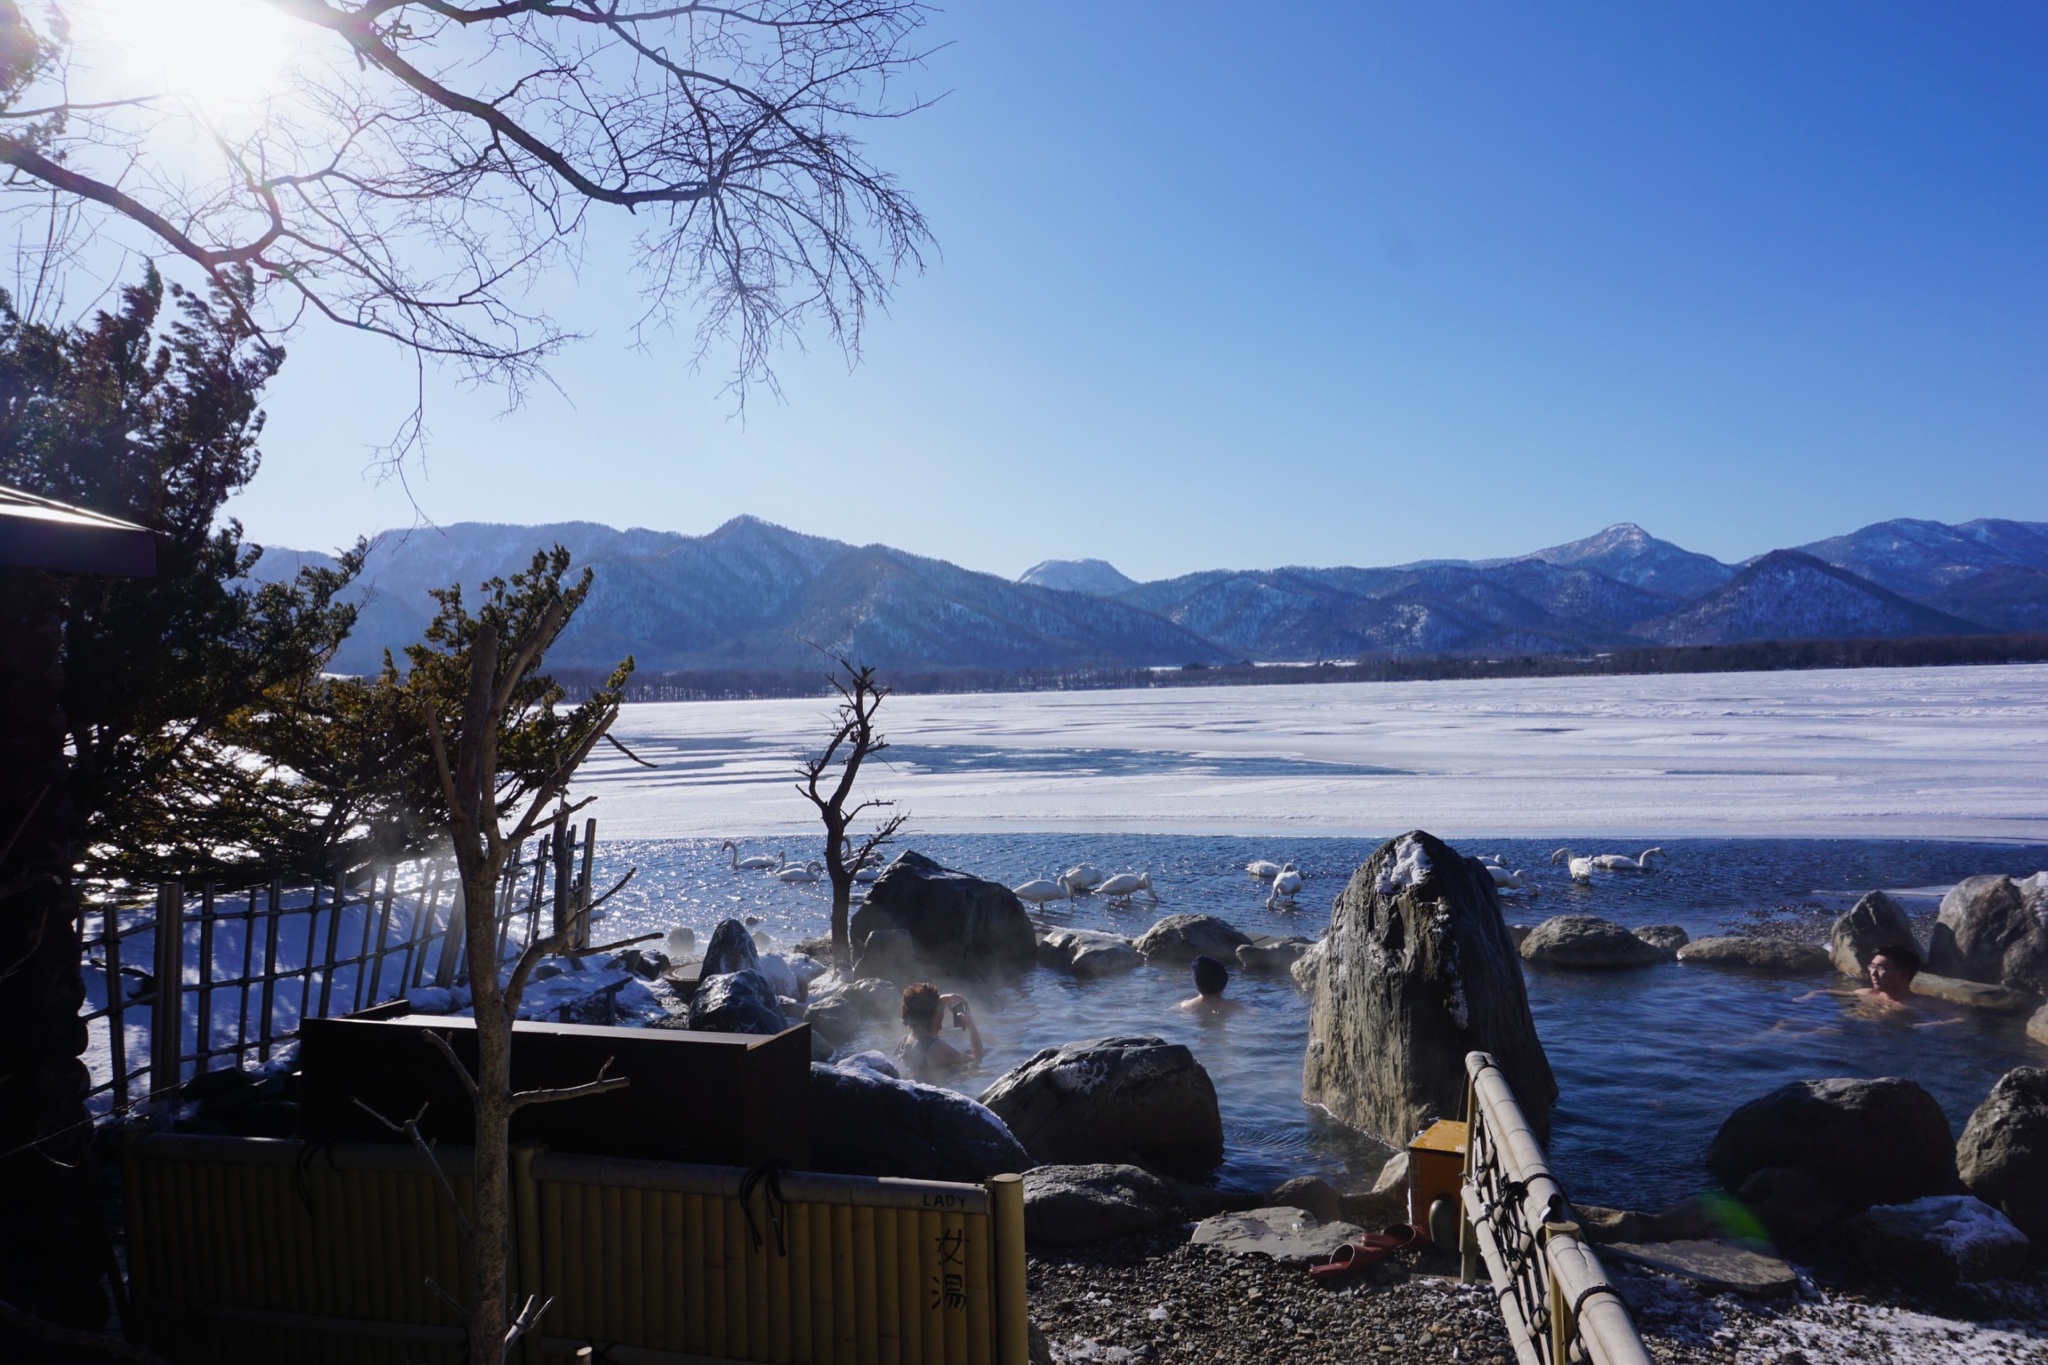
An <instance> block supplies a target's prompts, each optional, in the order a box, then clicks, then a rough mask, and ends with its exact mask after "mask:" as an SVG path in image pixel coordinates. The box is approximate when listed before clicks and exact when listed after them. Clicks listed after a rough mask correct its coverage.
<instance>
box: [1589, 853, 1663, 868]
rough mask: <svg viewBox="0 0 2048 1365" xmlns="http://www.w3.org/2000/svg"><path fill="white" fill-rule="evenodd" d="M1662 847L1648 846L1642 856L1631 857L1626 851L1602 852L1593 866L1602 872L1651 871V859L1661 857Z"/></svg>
mask: <svg viewBox="0 0 2048 1365" xmlns="http://www.w3.org/2000/svg"><path fill="white" fill-rule="evenodd" d="M1663 856H1664V850H1663V849H1661V848H1646V849H1644V850H1643V854H1642V856H1641V857H1640V858H1631V857H1629V856H1628V855H1627V854H1625V853H1602V854H1599V855H1597V856H1596V857H1594V859H1593V866H1595V867H1597V868H1599V869H1600V870H1601V871H1602V872H1650V871H1653V870H1654V869H1652V868H1651V866H1650V859H1652V858H1661V857H1663Z"/></svg>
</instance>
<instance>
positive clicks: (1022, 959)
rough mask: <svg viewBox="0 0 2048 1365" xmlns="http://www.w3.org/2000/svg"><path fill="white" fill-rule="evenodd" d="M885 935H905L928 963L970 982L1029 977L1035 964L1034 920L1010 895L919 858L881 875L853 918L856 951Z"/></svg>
mask: <svg viewBox="0 0 2048 1365" xmlns="http://www.w3.org/2000/svg"><path fill="white" fill-rule="evenodd" d="M887 929H901V930H903V931H904V932H906V933H908V934H909V935H910V941H911V943H912V944H913V945H915V947H916V949H917V952H918V954H919V956H920V957H922V958H923V959H924V960H925V961H927V962H930V963H931V964H933V965H934V966H937V967H940V968H943V969H945V970H947V971H952V972H959V973H962V974H965V975H984V974H1005V975H1007V974H1014V973H1018V972H1025V971H1029V970H1030V969H1031V967H1032V966H1033V964H1034V963H1036V961H1037V960H1038V939H1037V936H1036V935H1035V934H1034V933H1033V932H1032V929H1031V917H1030V915H1028V914H1026V913H1025V910H1024V902H1022V901H1020V900H1018V899H1017V897H1016V894H1015V893H1014V892H1012V891H1011V890H1010V888H1009V887H1007V886H1004V885H1003V884H1002V883H1001V882H991V881H985V880H983V879H982V878H980V877H975V876H970V875H969V874H967V873H965V872H955V871H953V870H951V869H950V868H945V867H941V866H939V864H937V863H935V862H933V861H932V860H931V859H930V858H927V857H925V856H924V855H923V854H921V853H905V854H902V855H901V856H899V857H898V858H897V859H896V860H895V861H894V862H892V863H890V864H889V865H888V866H887V867H885V868H883V869H882V875H881V876H879V877H877V878H875V881H874V884H873V885H872V886H870V887H869V888H868V894H867V899H866V901H865V902H864V903H863V904H862V905H861V907H860V909H858V910H856V911H854V913H853V921H852V924H851V926H850V930H851V937H852V940H853V941H854V942H855V943H863V944H864V943H866V942H868V939H869V936H870V935H872V934H874V933H876V932H877V931H879V930H887Z"/></svg>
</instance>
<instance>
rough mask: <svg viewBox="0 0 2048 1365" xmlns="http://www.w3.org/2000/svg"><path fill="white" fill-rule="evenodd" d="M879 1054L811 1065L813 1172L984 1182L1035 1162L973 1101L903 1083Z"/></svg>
mask: <svg viewBox="0 0 2048 1365" xmlns="http://www.w3.org/2000/svg"><path fill="white" fill-rule="evenodd" d="M894 1073H895V1068H894V1067H893V1066H892V1065H890V1064H889V1063H888V1062H887V1061H886V1060H885V1059H883V1058H882V1057H881V1056H880V1054H877V1053H861V1054H860V1055H859V1056H857V1057H854V1058H852V1059H849V1060H848V1061H845V1062H841V1063H839V1064H838V1065H835V1066H824V1065H820V1064H818V1063H815V1062H814V1063H812V1065H811V1097H810V1098H811V1167H812V1169H813V1170H819V1171H831V1172H834V1173H836V1174H839V1175H877V1176H904V1177H908V1178H911V1179H917V1180H963V1181H981V1180H986V1179H988V1178H989V1177H990V1176H993V1175H1003V1174H1005V1173H1008V1172H1012V1171H1024V1170H1028V1169H1029V1168H1030V1167H1031V1165H1032V1164H1033V1163H1032V1160H1031V1157H1030V1155H1029V1154H1028V1153H1027V1152H1025V1150H1024V1148H1023V1147H1022V1145H1020V1144H1019V1143H1018V1141H1017V1139H1016V1138H1015V1137H1013V1136H1012V1135H1011V1133H1010V1130H1009V1129H1008V1128H1007V1127H1005V1126H1004V1124H1003V1121H1002V1120H1001V1119H1000V1118H998V1117H996V1116H995V1115H994V1114H992V1113H990V1112H989V1110H988V1109H986V1108H985V1107H983V1106H982V1105H980V1104H977V1103H975V1102H974V1101H973V1100H971V1099H969V1098H967V1096H965V1095H962V1094H958V1093H957V1092H955V1091H951V1090H947V1089H944V1088H942V1087H940V1086H936V1085H925V1084H923V1083H921V1082H918V1081H911V1080H904V1079H902V1078H901V1077H899V1076H897V1075H896V1074H894Z"/></svg>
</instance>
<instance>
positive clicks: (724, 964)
mask: <svg viewBox="0 0 2048 1365" xmlns="http://www.w3.org/2000/svg"><path fill="white" fill-rule="evenodd" d="M760 965H761V950H760V948H758V947H757V946H755V943H754V939H753V936H752V935H751V934H749V933H748V932H747V926H746V925H744V924H742V923H740V922H739V921H738V920H736V919H727V920H720V921H719V922H718V927H717V928H716V929H713V930H712V931H711V942H710V943H708V944H706V945H705V948H704V962H703V965H702V966H700V967H698V968H697V979H698V980H699V981H707V980H709V979H710V978H712V977H714V976H725V975H727V974H728V973H731V972H743V971H746V970H748V969H749V968H756V967H759V966H760Z"/></svg>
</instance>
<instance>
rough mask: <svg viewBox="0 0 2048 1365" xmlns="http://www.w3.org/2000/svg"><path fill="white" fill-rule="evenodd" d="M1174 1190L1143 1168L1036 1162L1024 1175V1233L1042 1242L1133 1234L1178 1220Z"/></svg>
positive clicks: (1058, 1244) (1073, 1241)
mask: <svg viewBox="0 0 2048 1365" xmlns="http://www.w3.org/2000/svg"><path fill="white" fill-rule="evenodd" d="M1180 1216H1181V1203H1180V1200H1179V1198H1178V1197H1177V1196H1176V1195H1175V1193H1174V1191H1173V1188H1172V1187H1171V1186H1170V1185H1168V1184H1167V1183H1166V1182H1165V1181H1163V1180H1161V1179H1160V1178H1159V1177H1158V1176H1156V1175H1154V1174H1152V1172H1150V1171H1148V1170H1145V1169H1144V1168H1143V1167H1140V1166H1125V1165H1115V1164H1109V1163H1102V1162H1097V1163H1092V1164H1089V1165H1081V1166H1037V1167H1033V1168H1032V1169H1031V1170H1028V1171H1026V1172H1025V1173H1024V1235H1025V1236H1026V1237H1028V1238H1029V1239H1030V1240H1031V1241H1033V1242H1035V1243H1037V1244H1038V1245H1040V1246H1049V1247H1065V1246H1078V1245H1080V1244H1081V1243H1084V1242H1100V1241H1104V1240H1106V1239H1108V1238H1111V1237H1128V1236H1130V1235H1131V1234H1132V1233H1134V1232H1144V1231H1146V1230H1147V1229H1149V1228H1155V1227H1158V1226H1159V1225H1160V1224H1161V1223H1168V1222H1173V1221H1176V1220H1178V1219H1179V1218H1180Z"/></svg>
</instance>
